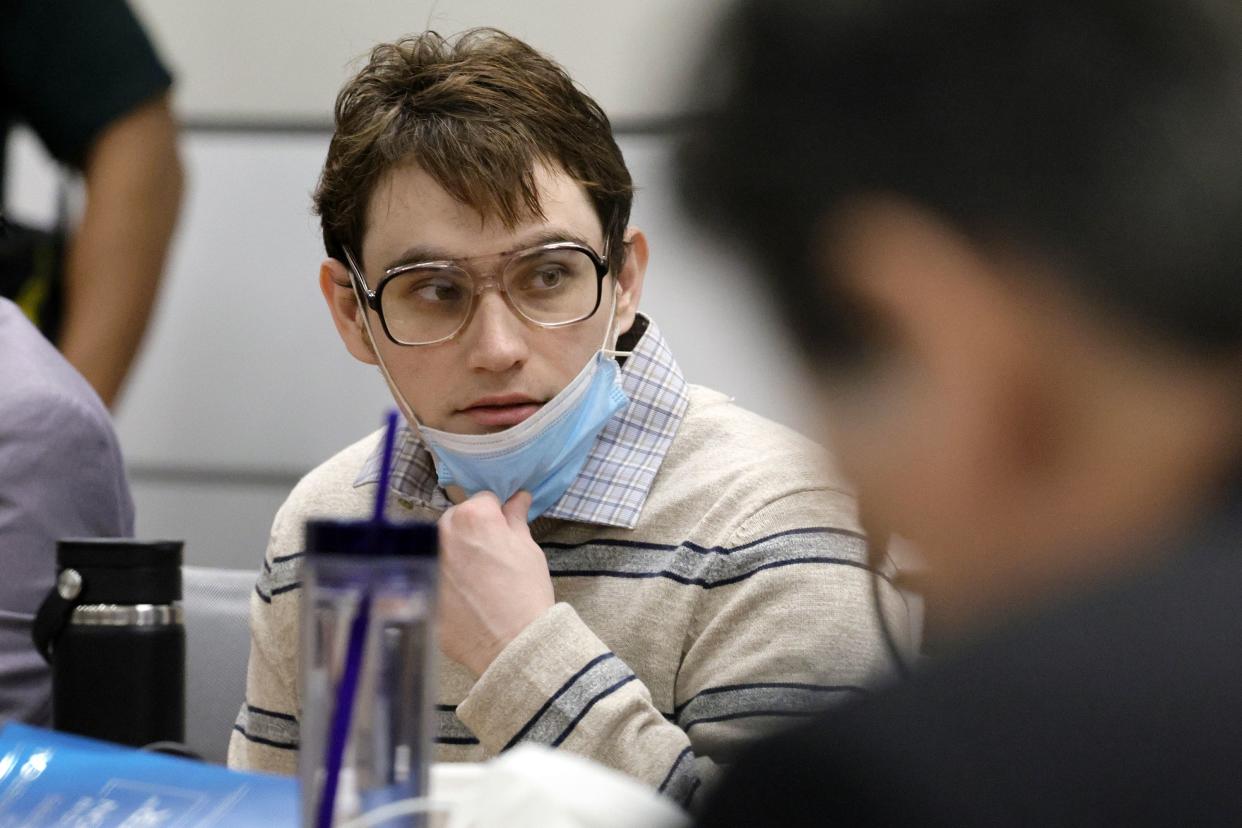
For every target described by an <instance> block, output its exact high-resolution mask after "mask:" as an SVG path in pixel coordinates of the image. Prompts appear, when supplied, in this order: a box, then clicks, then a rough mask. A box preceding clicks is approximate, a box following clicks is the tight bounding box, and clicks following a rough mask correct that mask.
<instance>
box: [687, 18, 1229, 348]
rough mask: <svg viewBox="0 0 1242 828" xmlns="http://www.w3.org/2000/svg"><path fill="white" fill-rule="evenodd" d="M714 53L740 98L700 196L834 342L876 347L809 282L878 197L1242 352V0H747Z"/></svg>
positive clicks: (1130, 316) (723, 122) (699, 207)
mask: <svg viewBox="0 0 1242 828" xmlns="http://www.w3.org/2000/svg"><path fill="white" fill-rule="evenodd" d="M713 55H714V56H715V58H714V60H713V62H712V64H711V65H709V66H708V67H707V69H708V71H707V73H706V74H705V79H707V80H708V81H710V84H711V85H713V86H714V87H715V89H716V91H718V92H719V93H720V94H721V96H722V105H721V108H720V111H719V112H717V113H715V114H714V115H713V117H712V118H711V119H710V120H709V121H708V123H709V124H710V135H703V136H700V137H699V138H697V139H692V140H691V141H690V142H689V143H688V145H687V147H686V149H685V153H684V155H683V172H684V185H683V193H684V196H685V198H686V199H687V200H688V201H689V202H691V203H693V205H694V208H693V209H694V211H695V212H696V213H698V214H700V215H702V214H704V213H706V214H707V215H708V216H709V218H710V219H711V220H713V221H714V222H715V223H717V224H718V225H719V226H721V227H722V228H723V229H725V230H726V231H727V232H728V233H729V234H731V235H737V236H740V237H741V238H742V239H743V240H745V241H746V242H747V243H748V245H749V246H750V247H751V249H752V250H753V252H754V253H755V254H756V255H757V256H758V257H759V258H760V259H761V260H762V264H763V266H764V270H765V271H767V272H768V273H769V274H772V281H771V282H770V286H771V288H772V290H773V292H774V293H775V296H776V298H777V301H778V302H781V303H783V308H784V310H785V312H786V314H787V316H788V317H789V319H790V320H791V322H792V323H793V324H794V326H795V329H796V332H797V333H798V335H799V339H800V340H801V341H802V343H803V344H804V345H805V346H807V347H808V348H809V349H810V350H811V351H812V352H814V353H816V354H817V355H818V356H820V357H823V356H825V355H832V354H837V355H840V356H843V357H844V356H849V355H851V354H852V353H854V352H855V351H858V350H860V349H863V350H865V348H866V345H865V341H866V338H867V336H868V331H867V330H866V322H865V320H860V319H859V318H857V317H855V316H852V315H851V314H850V313H849V309H848V305H844V304H843V305H841V306H840V307H837V306H835V305H834V303H833V301H832V299H831V297H827V298H825V299H824V300H823V301H820V302H811V301H807V297H812V296H815V295H816V294H817V293H818V292H819V285H820V283H821V282H822V279H821V277H820V275H819V274H818V273H817V272H816V270H815V268H813V267H812V266H811V262H810V259H811V257H812V255H813V254H814V252H815V251H814V250H813V245H814V244H816V243H817V242H816V241H815V239H816V238H817V233H818V232H819V231H820V230H822V229H823V228H822V221H823V219H824V218H825V217H826V216H830V215H832V214H833V213H834V211H836V210H838V209H841V208H842V207H845V206H848V204H849V202H850V201H851V200H852V199H854V198H856V197H860V196H865V195H869V194H881V195H896V196H900V197H903V198H906V199H910V200H912V201H914V202H915V203H917V204H919V205H921V206H923V207H925V208H928V209H931V210H933V211H935V212H936V213H937V214H938V215H940V216H942V217H943V218H945V219H946V220H948V221H950V222H951V223H953V224H954V225H955V226H956V227H957V228H958V229H960V230H962V231H963V232H965V233H967V234H968V235H969V236H970V237H972V238H974V239H976V240H978V241H981V242H984V243H987V242H994V241H1000V242H1004V243H1006V244H1016V245H1020V246H1021V248H1022V249H1025V250H1027V251H1030V252H1033V253H1034V254H1036V255H1037V256H1039V257H1042V258H1043V259H1045V260H1047V261H1048V262H1049V263H1051V264H1053V265H1055V267H1053V268H1050V269H1049V272H1054V273H1056V274H1057V276H1058V277H1059V278H1062V279H1063V280H1065V281H1067V282H1068V283H1069V287H1070V288H1072V289H1073V290H1074V291H1076V292H1078V293H1080V294H1081V295H1083V296H1084V297H1085V298H1086V299H1087V300H1089V302H1091V303H1092V305H1093V306H1094V307H1095V308H1097V309H1099V310H1102V311H1104V312H1105V313H1107V314H1110V315H1113V316H1116V317H1119V318H1124V319H1125V320H1126V321H1128V322H1130V323H1137V325H1138V326H1139V327H1141V328H1143V329H1145V330H1146V331H1147V332H1148V333H1149V334H1150V335H1152V336H1154V337H1156V338H1158V339H1161V340H1164V341H1167V342H1168V343H1170V344H1172V345H1174V346H1175V347H1177V348H1179V349H1185V350H1189V351H1196V352H1208V353H1220V352H1222V351H1224V352H1230V351H1232V352H1237V351H1238V350H1239V349H1242V279H1239V278H1238V268H1239V262H1242V151H1240V148H1242V29H1240V26H1239V14H1238V9H1237V7H1236V5H1235V4H1233V3H1229V2H1213V1H1212V0H936V1H935V2H932V0H838V1H837V2H822V1H821V0H750V2H746V3H743V4H742V5H741V6H740V7H739V8H738V9H737V10H736V13H735V14H734V15H733V17H732V19H731V21H730V22H729V24H728V26H727V27H726V30H725V33H724V36H723V37H722V39H721V40H720V41H719V42H718V44H717V48H716V49H715V50H714V51H713ZM817 263H818V262H817ZM825 321H828V322H829V323H830V324H825Z"/></svg>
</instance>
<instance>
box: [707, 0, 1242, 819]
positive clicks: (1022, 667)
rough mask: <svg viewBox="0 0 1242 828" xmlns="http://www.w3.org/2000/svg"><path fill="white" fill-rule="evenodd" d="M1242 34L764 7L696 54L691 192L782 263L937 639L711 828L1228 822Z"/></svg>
mask: <svg viewBox="0 0 1242 828" xmlns="http://www.w3.org/2000/svg"><path fill="white" fill-rule="evenodd" d="M1240 17H1242V16H1240V15H1239V13H1238V8H1237V5H1236V4H1231V3H1217V2H1213V0H1192V1H1190V2H1188V0H1038V2H1032V0H987V1H986V2H983V1H981V0H936V2H931V0H872V2H867V3H849V2H839V3H824V2H821V1H820V0H762V1H760V0H754V2H749V3H747V4H746V5H745V7H744V10H743V11H742V12H741V13H739V16H738V17H737V18H736V20H735V21H734V24H733V28H732V29H731V35H730V36H729V37H728V38H727V39H726V40H725V41H724V42H722V43H719V44H717V45H716V48H715V49H714V50H713V52H712V54H713V55H716V56H719V57H720V58H721V60H720V61H719V62H718V65H714V66H712V67H711V69H710V70H709V71H710V74H711V77H712V79H713V81H714V82H715V83H716V84H717V88H719V89H722V90H728V92H727V97H726V100H725V102H724V105H723V107H722V117H721V119H720V120H719V121H718V122H715V123H713V124H712V129H711V132H710V133H706V132H705V133H704V134H703V135H702V137H701V140H697V141H696V142H695V143H694V144H693V145H692V146H691V147H689V148H688V150H687V154H686V162H687V163H686V165H685V167H684V173H685V176H684V179H683V180H685V181H687V182H688V185H687V187H686V192H687V194H688V196H689V199H690V201H691V203H693V204H694V205H695V210H696V215H702V214H703V212H704V210H703V209H702V207H703V205H710V206H711V207H712V208H716V209H715V211H714V212H715V215H716V217H717V218H718V219H719V220H720V223H721V224H722V227H721V229H723V230H724V232H726V233H728V234H729V237H730V238H732V239H737V238H739V237H741V238H742V239H744V240H746V242H747V243H748V245H749V247H750V248H751V249H752V250H753V251H754V252H755V253H756V254H757V256H756V260H757V261H760V262H763V263H764V264H766V265H769V266H770V267H769V268H768V269H767V271H766V276H767V285H768V286H769V289H770V290H771V291H772V292H773V293H774V294H775V295H776V296H778V297H780V298H781V299H783V300H786V302H785V309H786V317H787V319H788V321H789V323H790V325H791V327H793V329H794V330H795V331H796V332H797V333H798V335H799V339H800V340H801V343H802V345H803V346H804V349H805V353H806V354H807V356H808V357H809V359H810V360H811V361H812V364H813V365H814V366H815V370H816V376H817V377H818V378H820V379H821V380H823V387H824V389H825V391H826V392H828V394H829V395H830V398H831V400H832V402H833V411H832V415H833V416H832V418H831V421H829V420H828V419H827V418H825V423H826V430H827V431H830V432H831V434H832V437H833V438H834V439H833V442H834V444H835V446H834V447H835V448H837V449H838V450H839V452H840V457H841V464H842V468H843V469H844V470H845V472H846V473H847V474H848V475H849V477H850V478H851V479H852V480H853V481H855V482H856V484H857V487H858V496H859V504H860V508H861V512H862V514H863V515H865V516H866V520H865V521H864V523H865V524H866V526H867V528H868V529H869V530H873V531H877V532H884V533H887V532H889V531H891V532H893V533H896V534H899V535H902V536H904V537H906V538H908V539H910V540H912V541H914V542H915V543H916V544H917V545H918V546H919V547H920V548H921V550H922V552H923V554H924V557H925V560H926V565H927V568H928V569H927V579H926V582H927V584H928V595H927V600H928V605H929V609H934V610H935V613H936V616H937V617H938V618H939V619H940V620H941V624H942V629H943V630H944V631H946V637H951V638H953V639H955V642H956V646H953V647H948V645H947V643H946V648H948V649H949V650H951V651H950V652H946V653H945V655H944V656H943V657H941V658H939V659H937V660H935V661H929V662H927V663H926V664H925V665H924V666H925V668H926V669H924V670H921V671H919V672H916V674H915V676H914V678H913V679H912V680H911V681H910V682H908V683H905V684H903V685H901V686H898V687H893V688H890V689H888V690H886V691H885V692H882V693H877V694H875V695H874V696H872V697H870V698H868V699H865V700H862V701H860V702H859V703H857V704H854V705H850V706H848V708H847V707H844V706H843V707H842V708H841V709H839V710H837V711H834V713H833V714H828V715H825V716H824V717H823V719H822V720H821V721H820V722H818V723H817V724H816V725H814V726H807V727H803V728H800V729H799V730H798V731H797V732H791V733H789V734H787V735H785V736H783V737H781V738H779V739H774V740H772V741H771V742H768V743H765V744H764V745H763V746H762V747H761V748H757V749H755V750H754V752H753V753H751V754H749V755H748V756H747V758H746V759H744V760H742V761H740V762H738V763H737V764H736V765H735V766H734V767H733V768H732V769H731V774H733V776H732V778H731V779H730V780H726V781H725V783H723V784H721V785H720V786H719V787H718V794H717V796H716V797H715V798H713V800H712V802H711V804H710V805H709V806H708V807H707V809H706V812H705V814H704V817H703V820H702V824H703V825H704V826H713V828H716V826H739V828H740V826H745V827H746V828H754V827H755V826H765V825H771V826H781V828H799V827H800V826H807V827H808V828H809V826H818V825H822V824H824V822H825V819H826V815H828V814H836V815H837V816H838V818H839V819H840V820H841V821H843V822H847V823H849V824H852V825H935V826H940V825H946V826H947V825H953V826H976V825H978V826H983V825H988V826H993V825H1013V824H1021V825H1157V824H1158V825H1237V824H1239V823H1242V786H1240V785H1239V784H1238V772H1239V768H1242V717H1240V716H1239V715H1238V703H1239V699H1240V698H1242V614H1240V613H1239V612H1238V595H1239V593H1242V554H1240V553H1242V280H1240V279H1239V262H1242V153H1239V147H1242V19H1240ZM720 64H723V65H720ZM949 630H951V631H952V632H951V633H948V632H947V631H949ZM773 790H779V791H780V795H779V796H773V795H772V791H773Z"/></svg>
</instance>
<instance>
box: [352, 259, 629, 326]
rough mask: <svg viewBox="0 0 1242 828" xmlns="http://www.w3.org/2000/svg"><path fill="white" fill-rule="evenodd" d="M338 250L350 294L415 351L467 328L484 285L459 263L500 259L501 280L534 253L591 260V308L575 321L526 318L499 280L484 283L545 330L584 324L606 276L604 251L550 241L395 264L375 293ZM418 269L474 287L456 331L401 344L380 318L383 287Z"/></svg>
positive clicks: (355, 265)
mask: <svg viewBox="0 0 1242 828" xmlns="http://www.w3.org/2000/svg"><path fill="white" fill-rule="evenodd" d="M341 250H342V251H344V253H345V263H346V265H347V267H348V268H349V276H350V280H351V281H352V282H353V285H354V292H355V293H356V294H357V295H358V299H359V301H362V302H364V303H365V304H366V306H367V307H368V308H370V309H371V310H373V311H375V315H376V316H378V317H379V320H380V325H381V326H382V327H383V328H384V336H386V337H388V340H389V341H390V342H392V343H393V344H394V345H400V346H402V347H405V348H419V347H422V346H424V345H439V344H441V343H443V342H448V341H449V340H451V339H454V338H456V337H457V336H458V335H459V334H460V333H461V332H462V331H464V330H465V329H466V328H467V327H469V325H470V320H471V319H473V318H474V310H475V308H476V307H477V306H478V301H477V300H478V297H479V296H480V295H482V293H483V292H484V291H485V290H486V286H487V285H486V282H485V283H484V285H483V289H482V290H480V289H479V286H478V285H477V284H476V277H475V273H474V271H472V270H471V269H469V268H466V267H463V266H462V264H461V263H462V262H468V261H474V260H478V259H493V258H503V259H504V264H503V265H502V266H501V267H500V271H499V272H500V274H501V276H502V277H503V275H504V273H505V271H507V270H508V268H509V266H510V264H511V263H512V262H514V261H515V260H517V259H519V258H522V257H523V256H528V255H532V254H534V253H536V252H538V251H542V250H575V251H578V252H580V253H584V254H586V256H587V258H589V259H590V260H591V263H592V264H593V265H594V266H595V304H594V305H592V306H591V310H590V311H589V312H587V313H585V314H583V315H582V316H579V317H578V318H576V319H570V320H568V321H565V322H540V321H539V320H538V319H532V318H530V317H529V316H528V315H526V313H524V312H523V311H522V309H521V308H519V307H518V306H517V304H516V303H515V302H514V301H513V299H512V297H510V296H509V292H508V291H507V290H506V289H505V286H504V280H503V278H501V279H488V280H487V281H488V282H491V283H493V284H495V285H496V290H497V292H499V293H500V295H501V296H503V297H504V300H505V304H507V305H508V306H509V308H510V309H511V310H512V311H513V312H514V313H515V314H517V315H518V317H520V318H521V319H524V320H526V321H527V322H529V323H531V324H532V325H536V326H538V327H540V328H549V329H553V328H565V327H568V326H569V325H576V324H578V323H579V322H585V321H586V320H588V319H590V318H591V317H592V316H594V315H595V313H596V311H598V310H599V306H600V302H601V300H602V299H603V295H604V278H605V277H606V276H607V275H608V254H607V252H605V253H604V255H600V254H599V253H596V252H595V250H594V249H593V248H592V247H590V246H589V245H586V244H582V243H580V242H575V241H559V242H551V243H549V244H539V245H535V246H534V247H527V248H524V249H522V250H515V251H513V252H511V253H501V254H494V255H490V256H471V257H468V258H463V259H441V260H437V261H430V262H414V263H411V264H403V265H399V266H397V267H394V268H390V269H388V270H386V271H384V278H382V279H380V282H379V284H378V285H376V286H375V290H371V289H370V288H368V287H367V281H366V277H365V276H364V275H363V274H362V269H361V268H359V267H358V263H357V261H355V259H354V255H353V253H352V252H350V250H349V248H348V247H345V246H344V245H342V246H341ZM420 269H422V270H429V269H431V270H434V269H442V270H448V269H453V270H457V271H460V272H462V273H465V274H466V275H467V276H468V277H469V278H470V281H471V284H472V285H473V286H474V290H472V291H471V294H470V307H469V308H468V309H467V311H466V315H465V317H464V318H463V319H462V321H461V324H460V325H458V326H457V328H456V329H455V330H454V331H453V332H452V333H450V334H448V335H447V336H442V337H440V338H439V339H433V340H430V341H428V342H402V341H401V340H400V339H397V337H395V336H393V333H392V331H390V330H389V329H388V319H387V318H386V317H385V316H384V310H383V307H384V306H383V295H384V288H386V287H387V286H388V284H389V283H390V282H391V281H392V280H393V279H395V278H396V277H398V276H400V275H402V274H404V273H408V272H409V271H411V270H420Z"/></svg>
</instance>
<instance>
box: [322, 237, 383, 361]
mask: <svg viewBox="0 0 1242 828" xmlns="http://www.w3.org/2000/svg"><path fill="white" fill-rule="evenodd" d="M319 290H320V291H321V292H322V293H323V298H324V300H325V301H326V302H327V303H328V310H329V312H331V314H332V323H333V324H334V325H336V332H337V333H338V334H340V336H341V341H342V342H344V343H345V348H346V349H347V350H348V351H349V353H350V354H352V355H353V357H354V359H357V360H359V361H361V362H365V363H367V364H368V365H375V364H376V357H375V349H374V347H373V345H372V343H371V340H370V338H369V337H368V336H367V331H366V328H365V327H363V324H362V314H363V313H365V310H364V309H363V308H361V307H359V305H358V296H357V294H356V293H355V292H354V286H353V284H352V283H351V282H350V277H349V269H348V268H346V267H345V265H343V264H341V263H340V262H339V261H337V260H336V259H324V261H323V264H321V265H320V266H319Z"/></svg>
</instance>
